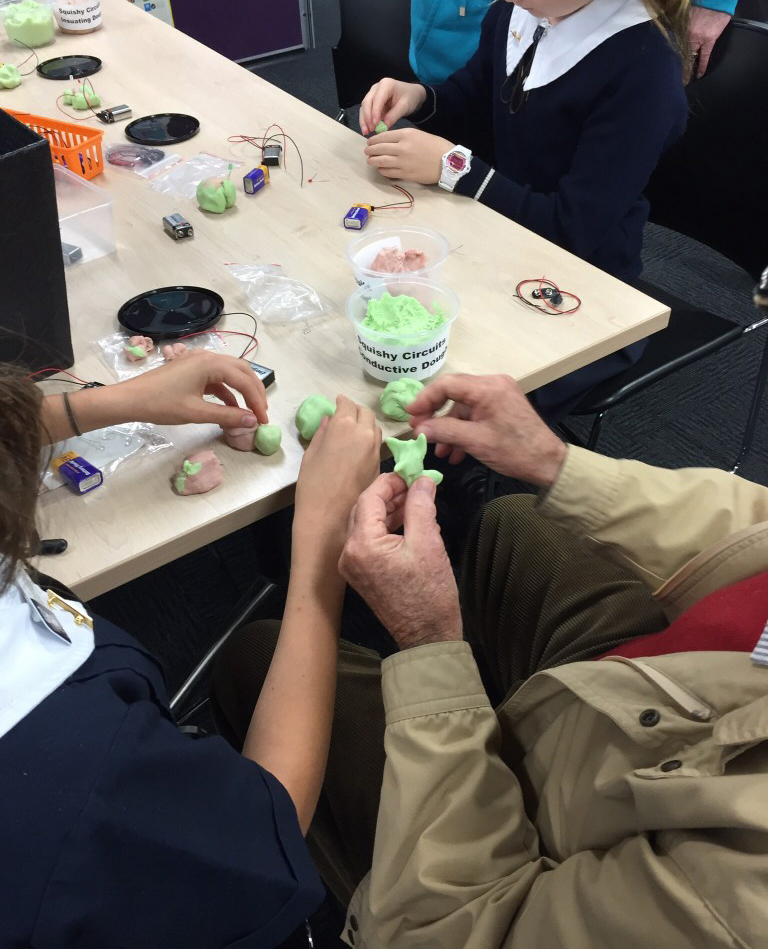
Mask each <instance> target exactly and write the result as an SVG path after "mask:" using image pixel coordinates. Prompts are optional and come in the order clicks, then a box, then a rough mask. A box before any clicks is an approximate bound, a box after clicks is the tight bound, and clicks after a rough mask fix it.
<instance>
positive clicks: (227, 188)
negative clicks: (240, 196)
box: [197, 178, 237, 214]
mask: <svg viewBox="0 0 768 949" xmlns="http://www.w3.org/2000/svg"><path fill="white" fill-rule="evenodd" d="M236 199H237V192H236V191H235V186H234V185H233V184H232V182H231V181H230V180H229V178H207V179H206V180H205V181H201V182H200V184H199V185H198V186H197V203H198V204H199V205H200V207H201V208H202V209H203V211H212V212H213V213H214V214H222V213H223V212H224V211H226V210H227V208H231V207H232V205H233V204H234V203H235V201H236Z"/></svg>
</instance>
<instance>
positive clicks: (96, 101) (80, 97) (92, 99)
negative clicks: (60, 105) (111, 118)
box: [61, 89, 101, 112]
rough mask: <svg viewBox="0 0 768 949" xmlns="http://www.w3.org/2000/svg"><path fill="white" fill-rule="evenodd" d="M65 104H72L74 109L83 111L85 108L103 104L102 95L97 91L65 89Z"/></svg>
mask: <svg viewBox="0 0 768 949" xmlns="http://www.w3.org/2000/svg"><path fill="white" fill-rule="evenodd" d="M61 98H62V101H63V102H64V105H71V106H72V108H73V109H78V110H79V111H80V112H82V111H83V110H84V109H90V108H91V107H92V106H97V105H101V97H100V96H97V95H96V93H95V92H78V91H77V90H75V89H65V90H64V95H63V96H62V97H61Z"/></svg>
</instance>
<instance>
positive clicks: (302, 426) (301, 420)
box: [296, 395, 336, 441]
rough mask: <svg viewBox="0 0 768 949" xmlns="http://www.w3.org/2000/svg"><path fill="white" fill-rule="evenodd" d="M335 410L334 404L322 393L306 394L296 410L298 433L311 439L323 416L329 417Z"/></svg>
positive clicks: (308, 439)
mask: <svg viewBox="0 0 768 949" xmlns="http://www.w3.org/2000/svg"><path fill="white" fill-rule="evenodd" d="M335 412H336V406H335V405H334V404H333V402H331V400H330V399H326V397H325V396H324V395H310V396H307V398H306V399H304V401H303V402H302V403H301V405H300V406H299V409H298V411H297V412H296V428H297V429H298V430H299V435H301V437H302V438H305V439H306V440H307V441H311V440H312V438H313V437H314V434H315V432H316V431H317V430H318V428H320V423H321V422H322V421H323V419H324V418H325V416H326V415H327V416H328V418H330V417H331V416H332V415H333V414H334V413H335Z"/></svg>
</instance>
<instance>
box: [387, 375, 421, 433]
mask: <svg viewBox="0 0 768 949" xmlns="http://www.w3.org/2000/svg"><path fill="white" fill-rule="evenodd" d="M423 388H424V383H423V382H419V380H418V379H397V380H396V381H395V380H393V381H392V382H388V383H387V384H386V386H385V387H384V391H383V392H382V393H381V396H380V400H379V401H380V402H381V411H382V412H383V413H384V414H385V415H386V416H387V417H388V418H393V419H395V420H396V421H398V422H407V421H408V418H409V415H408V413H407V412H406V411H405V407H406V405H410V404H411V402H413V400H414V399H415V398H416V396H417V395H418V394H419V392H421V390H422V389H423Z"/></svg>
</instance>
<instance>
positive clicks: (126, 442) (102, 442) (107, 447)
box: [40, 422, 173, 493]
mask: <svg viewBox="0 0 768 949" xmlns="http://www.w3.org/2000/svg"><path fill="white" fill-rule="evenodd" d="M172 447H173V446H172V444H171V442H170V441H169V440H168V439H167V438H165V437H164V436H162V435H160V434H159V432H157V431H156V430H155V428H154V427H153V426H152V425H149V424H147V423H145V422H128V423H126V424H125V425H112V426H110V427H109V428H100V429H98V430H97V431H95V432H88V434H87V435H77V436H75V437H74V438H68V439H67V440H66V441H63V442H57V444H55V445H54V446H53V447H52V448H46V450H45V458H44V461H43V464H45V463H46V462H48V461H49V460H50V459H51V458H58V457H59V455H63V454H64V453H65V452H67V451H73V452H75V454H77V455H79V456H80V457H81V458H85V459H86V461H89V462H90V463H91V464H92V465H94V466H95V467H96V468H98V469H99V470H100V471H101V472H102V473H103V474H104V475H108V474H112V473H113V472H115V471H117V469H118V468H119V467H120V465H122V464H123V462H125V461H127V460H128V459H129V458H133V457H138V456H140V455H144V454H147V453H148V452H156V451H162V450H163V449H164V448H172ZM65 483H66V482H65V481H64V480H63V479H62V478H60V477H59V475H58V474H56V472H55V471H53V470H52V469H51V468H50V466H47V467H46V468H45V469H44V471H43V476H42V481H41V488H40V491H41V493H43V492H45V491H54V490H55V489H56V488H60V487H62V486H63V485H64V484H65Z"/></svg>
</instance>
